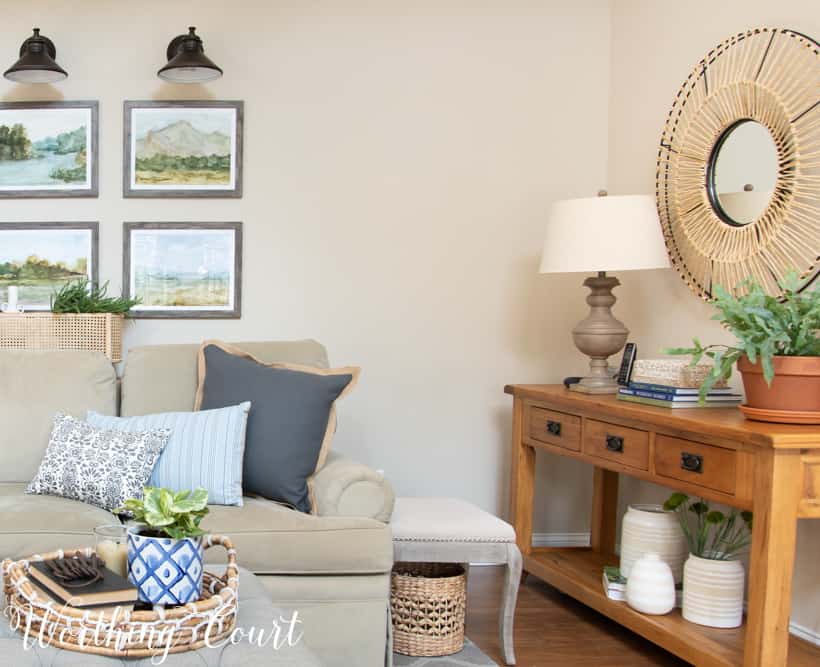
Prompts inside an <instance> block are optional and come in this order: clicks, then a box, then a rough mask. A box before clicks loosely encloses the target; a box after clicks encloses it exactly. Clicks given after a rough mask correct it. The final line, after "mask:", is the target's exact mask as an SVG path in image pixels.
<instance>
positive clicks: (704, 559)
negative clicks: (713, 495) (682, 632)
mask: <svg viewBox="0 0 820 667" xmlns="http://www.w3.org/2000/svg"><path fill="white" fill-rule="evenodd" d="M663 507H664V509H665V510H667V511H674V512H676V513H677V516H678V520H679V522H680V526H681V530H682V531H683V534H684V537H685V538H686V542H687V544H688V546H689V558H688V559H687V560H686V563H685V564H684V566H683V610H682V613H683V617H684V618H685V619H686V620H688V621H692V622H693V623H698V624H699V625H708V626H710V627H713V628H736V627H738V626H739V625H740V624H741V623H742V621H743V584H744V578H745V574H744V571H743V564H742V563H741V562H740V561H739V560H737V558H738V557H739V556H740V554H741V553H743V551H745V550H746V548H747V547H748V546H749V544H750V542H751V530H752V521H753V517H752V513H751V512H748V511H739V510H737V509H734V508H733V509H732V510H731V511H730V512H729V513H728V514H724V513H723V512H721V511H720V510H715V509H712V508H711V507H710V506H709V504H708V503H707V502H706V501H704V500H703V499H699V500H695V499H692V498H690V497H689V496H687V495H686V494H684V493H673V494H672V495H671V496H670V497H669V499H668V500H667V501H666V502H665V503H664V506H663Z"/></svg>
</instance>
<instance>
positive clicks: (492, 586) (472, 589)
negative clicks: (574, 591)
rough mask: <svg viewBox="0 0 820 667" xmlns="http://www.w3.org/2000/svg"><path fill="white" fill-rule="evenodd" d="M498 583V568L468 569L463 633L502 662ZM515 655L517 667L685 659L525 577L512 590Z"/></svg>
mask: <svg viewBox="0 0 820 667" xmlns="http://www.w3.org/2000/svg"><path fill="white" fill-rule="evenodd" d="M502 584H503V569H502V568H500V567H491V566H488V567H484V566H480V567H472V568H470V575H469V579H468V588H467V625H466V634H467V636H468V637H469V638H470V639H472V640H473V641H474V642H475V643H476V644H477V645H478V646H479V647H481V650H483V651H484V652H485V653H486V654H487V655H489V656H490V657H491V658H493V660H495V661H496V662H497V663H498V664H499V665H503V664H504V661H503V660H502V658H501V649H500V644H499V640H498V607H499V602H500V600H501V587H502ZM515 655H516V658H517V665H518V666H519V667H552V666H555V667H559V666H560V667H576V666H581V665H582V666H583V667H647V666H650V665H651V666H653V667H655V666H663V667H684V666H685V665H687V664H688V663H685V662H682V661H680V660H678V659H677V658H676V657H675V656H673V655H672V654H670V653H667V652H666V651H664V650H663V649H660V648H658V647H657V646H655V645H654V644H651V643H650V642H648V641H646V640H644V639H643V638H641V637H639V636H638V635H636V634H634V633H632V632H630V631H629V630H626V629H625V628H622V627H621V626H620V625H618V624H617V623H614V622H612V621H610V620H609V619H608V618H606V617H605V616H602V615H601V614H598V613H597V612H595V611H593V610H591V609H589V608H588V607H586V606H584V605H582V604H581V603H580V602H576V601H575V600H573V599H572V598H571V597H569V596H566V595H564V594H562V593H560V592H559V591H557V590H556V589H554V588H552V587H551V586H549V585H547V584H545V583H543V582H542V581H540V580H538V579H537V578H535V577H528V578H527V581H526V583H524V584H523V585H522V586H521V589H520V591H519V594H518V607H517V609H516V613H515Z"/></svg>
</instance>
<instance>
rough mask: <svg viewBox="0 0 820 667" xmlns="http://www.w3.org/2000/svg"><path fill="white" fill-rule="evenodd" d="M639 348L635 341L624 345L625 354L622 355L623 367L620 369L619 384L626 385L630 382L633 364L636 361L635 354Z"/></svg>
mask: <svg viewBox="0 0 820 667" xmlns="http://www.w3.org/2000/svg"><path fill="white" fill-rule="evenodd" d="M637 351H638V348H637V347H636V346H635V343H627V344H626V347H624V356H623V357H621V367H620V368H619V369H618V375H617V380H618V384H620V385H623V386H626V385H628V384H629V378H630V377H631V376H632V365H633V364H634V363H635V355H636V353H637Z"/></svg>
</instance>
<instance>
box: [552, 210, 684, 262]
mask: <svg viewBox="0 0 820 667" xmlns="http://www.w3.org/2000/svg"><path fill="white" fill-rule="evenodd" d="M668 267H669V256H668V255H667V252H666V246H665V245H664V241H663V234H662V232H661V226H660V221H659V220H658V212H657V210H656V208H655V200H654V198H652V197H650V196H648V195H625V196H617V197H609V196H607V197H589V198H585V199H565V200H563V201H558V202H555V203H554V204H553V205H552V209H551V211H550V214H549V219H548V221H547V233H546V237H545V239H544V250H543V252H542V254H541V266H540V268H539V272H540V273H595V272H598V271H612V272H615V271H634V270H639V269H665V268H668Z"/></svg>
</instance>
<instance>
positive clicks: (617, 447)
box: [606, 435, 624, 453]
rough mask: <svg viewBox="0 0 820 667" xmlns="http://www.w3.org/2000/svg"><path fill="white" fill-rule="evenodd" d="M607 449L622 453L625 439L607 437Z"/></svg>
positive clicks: (614, 436)
mask: <svg viewBox="0 0 820 667" xmlns="http://www.w3.org/2000/svg"><path fill="white" fill-rule="evenodd" d="M606 448H607V450H609V451H610V452H618V453H622V452H623V451H624V439H623V438H622V437H621V436H620V435H607V436H606Z"/></svg>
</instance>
